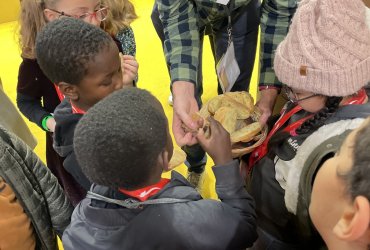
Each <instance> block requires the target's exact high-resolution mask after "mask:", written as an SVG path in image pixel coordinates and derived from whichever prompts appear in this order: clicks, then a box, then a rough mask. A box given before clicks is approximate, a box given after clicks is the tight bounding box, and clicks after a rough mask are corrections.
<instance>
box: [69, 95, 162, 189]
mask: <svg viewBox="0 0 370 250" xmlns="http://www.w3.org/2000/svg"><path fill="white" fill-rule="evenodd" d="M167 130H168V125H167V118H166V116H165V114H164V111H163V108H162V106H161V104H160V103H159V101H158V100H157V99H156V98H155V97H154V96H153V95H152V94H150V93H149V92H148V91H146V90H141V89H137V88H126V89H122V90H119V91H116V92H114V93H113V94H111V95H109V96H108V97H106V98H104V99H103V100H102V101H100V102H99V103H97V104H96V105H95V106H93V107H92V108H90V109H89V111H88V112H87V113H86V114H85V115H84V116H83V117H82V118H81V120H80V122H79V123H78V125H77V127H76V130H75V135H74V150H75V154H76V156H77V160H78V162H79V164H80V166H81V169H82V171H83V172H84V174H85V175H86V176H87V177H88V178H89V180H90V181H91V182H93V183H96V184H99V185H104V186H107V187H110V188H113V189H117V188H125V189H128V190H133V189H137V188H140V187H143V186H145V184H146V183H147V181H148V180H149V178H150V176H151V175H152V174H153V173H154V172H153V167H154V166H155V164H156V161H157V158H158V156H159V154H160V153H161V152H162V150H163V149H164V148H165V146H166V142H167Z"/></svg>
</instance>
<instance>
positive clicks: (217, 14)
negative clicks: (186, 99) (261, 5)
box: [156, 0, 250, 83]
mask: <svg viewBox="0 0 370 250" xmlns="http://www.w3.org/2000/svg"><path fill="white" fill-rule="evenodd" d="M249 2H250V0H234V8H233V9H236V8H238V7H240V6H244V5H247V4H248V3H249ZM156 3H157V5H158V11H159V13H160V19H161V21H162V23H163V26H164V34H165V42H164V50H165V56H166V61H167V63H168V64H169V65H170V75H171V82H172V83H173V82H175V81H188V82H192V83H197V70H198V66H199V46H200V44H199V35H200V34H199V33H200V30H203V29H204V27H205V26H206V25H207V24H210V23H212V22H215V21H217V20H218V19H220V18H224V17H226V16H227V13H226V8H225V6H224V5H222V4H218V3H216V0H192V1H190V0H156Z"/></svg>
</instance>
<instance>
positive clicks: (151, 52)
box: [0, 0, 258, 198]
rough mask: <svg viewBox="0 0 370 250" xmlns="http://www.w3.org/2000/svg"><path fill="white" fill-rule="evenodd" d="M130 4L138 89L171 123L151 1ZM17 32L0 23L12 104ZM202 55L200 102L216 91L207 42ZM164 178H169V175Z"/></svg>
mask: <svg viewBox="0 0 370 250" xmlns="http://www.w3.org/2000/svg"><path fill="white" fill-rule="evenodd" d="M132 2H133V3H134V5H135V7H136V11H137V14H138V16H139V18H138V19H137V20H136V21H135V22H134V23H133V24H132V26H133V29H134V32H135V37H136V43H137V61H138V62H139V64H140V67H139V76H140V77H139V83H138V86H139V87H140V88H144V89H147V90H149V91H151V92H152V93H153V94H154V95H155V96H156V97H157V98H158V99H159V100H160V101H161V103H162V104H163V106H164V109H165V112H166V115H167V117H168V120H169V121H170V122H171V121H172V112H173V111H172V108H171V107H170V106H169V105H168V103H167V99H168V96H169V94H170V91H169V77H168V74H167V69H166V64H165V61H164V57H163V53H162V47H161V43H160V40H159V39H158V38H157V35H156V33H155V30H154V28H153V25H152V23H151V20H150V13H151V10H152V5H153V3H154V1H153V0H134V1H132ZM16 29H17V23H16V22H10V23H5V24H0V55H1V60H0V77H1V78H2V81H3V84H4V88H5V91H6V93H7V94H8V95H9V96H10V97H11V99H12V101H13V102H14V103H15V98H16V85H17V75H18V66H19V64H20V61H21V58H20V56H19V48H18V45H17V35H16ZM207 39H208V38H207ZM257 51H258V50H257ZM203 56H204V57H203V78H204V80H203V82H204V94H203V101H207V100H209V99H210V98H211V97H213V96H215V95H216V91H217V85H216V76H215V72H214V61H213V57H212V53H211V49H210V46H209V42H208V40H206V41H205V43H204V55H203ZM256 82H257V74H256V67H255V72H254V76H253V79H252V83H251V93H252V94H253V95H254V96H255V93H256ZM27 122H28V121H27ZM28 125H29V126H30V128H31V130H32V132H33V133H34V135H35V136H36V137H37V139H38V145H37V147H36V149H35V152H36V153H37V154H38V156H39V157H40V158H41V159H43V160H44V161H45V139H44V132H43V131H42V130H41V129H40V128H38V127H37V126H36V125H34V124H32V123H30V122H28ZM211 166H212V162H211V160H209V161H208V164H207V169H206V178H205V183H204V188H203V191H202V194H203V196H204V197H206V198H216V194H215V192H214V176H213V173H212V171H210V167H211ZM177 170H178V171H179V172H181V173H182V174H186V167H185V166H180V167H178V168H177ZM165 175H166V176H168V174H165Z"/></svg>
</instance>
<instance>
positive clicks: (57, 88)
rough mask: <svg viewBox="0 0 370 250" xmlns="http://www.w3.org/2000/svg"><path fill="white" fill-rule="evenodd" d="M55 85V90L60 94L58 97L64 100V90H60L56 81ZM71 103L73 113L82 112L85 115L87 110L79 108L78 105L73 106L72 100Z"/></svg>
mask: <svg viewBox="0 0 370 250" xmlns="http://www.w3.org/2000/svg"><path fill="white" fill-rule="evenodd" d="M54 87H55V91H56V92H57V95H58V98H59V100H60V102H62V101H63V100H64V98H65V96H64V95H63V94H62V92H61V91H60V89H59V87H58V85H56V84H55V83H54ZM70 103H71V107H72V113H73V114H81V115H83V114H85V113H86V111H85V110H82V109H80V108H77V107H76V106H73V104H72V102H70Z"/></svg>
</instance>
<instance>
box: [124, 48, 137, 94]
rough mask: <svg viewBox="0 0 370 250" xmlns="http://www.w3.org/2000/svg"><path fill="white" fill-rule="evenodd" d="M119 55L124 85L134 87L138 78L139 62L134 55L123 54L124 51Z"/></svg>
mask: <svg viewBox="0 0 370 250" xmlns="http://www.w3.org/2000/svg"><path fill="white" fill-rule="evenodd" d="M119 55H120V58H121V68H122V77H123V85H124V87H125V86H130V87H132V86H133V82H134V80H137V72H138V69H139V64H138V63H137V61H136V59H135V57H133V56H129V55H122V53H120V54H119Z"/></svg>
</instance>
